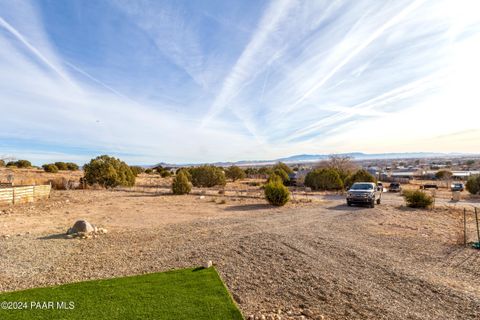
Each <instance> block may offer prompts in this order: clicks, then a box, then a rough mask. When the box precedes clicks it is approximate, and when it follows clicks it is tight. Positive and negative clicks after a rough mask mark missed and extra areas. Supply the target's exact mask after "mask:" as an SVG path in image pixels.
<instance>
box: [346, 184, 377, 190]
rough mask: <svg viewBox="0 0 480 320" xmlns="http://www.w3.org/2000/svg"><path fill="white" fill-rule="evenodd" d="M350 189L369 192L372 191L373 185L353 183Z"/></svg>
mask: <svg viewBox="0 0 480 320" xmlns="http://www.w3.org/2000/svg"><path fill="white" fill-rule="evenodd" d="M351 189H352V190H371V189H373V185H371V184H369V183H354V184H353V186H352V188H351Z"/></svg>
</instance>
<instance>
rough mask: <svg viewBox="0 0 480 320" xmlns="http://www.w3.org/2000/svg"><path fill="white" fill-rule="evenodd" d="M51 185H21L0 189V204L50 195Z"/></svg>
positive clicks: (43, 197) (27, 200)
mask: <svg viewBox="0 0 480 320" xmlns="http://www.w3.org/2000/svg"><path fill="white" fill-rule="evenodd" d="M50 191H51V186H50V185H39V186H23V187H12V188H1V189H0V204H17V203H25V202H34V201H35V200H39V199H47V198H48V197H50Z"/></svg>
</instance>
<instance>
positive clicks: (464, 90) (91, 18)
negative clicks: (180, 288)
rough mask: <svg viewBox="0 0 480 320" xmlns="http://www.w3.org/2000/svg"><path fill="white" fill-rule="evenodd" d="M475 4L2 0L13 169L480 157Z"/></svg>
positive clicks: (1, 142)
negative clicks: (335, 157)
mask: <svg viewBox="0 0 480 320" xmlns="http://www.w3.org/2000/svg"><path fill="white" fill-rule="evenodd" d="M478 12H480V2H479V1H477V0H430V1H427V0H425V1H420V0H414V1H411V0H408V1H407V0H405V1H402V0H394V1H373V0H366V1H364V0H357V1H341V0H340V1H332V0H328V1H322V0H316V1H310V0H305V1H296V0H272V1H256V0H238V1H234V0H231V1H222V0H202V1H190V0H185V1H157V0H152V1H147V0H135V1H131V0H99V1H83V0H69V1H56V0H36V1H28V0H18V1H16V0H0V115H1V118H0V119H1V124H0V156H3V157H6V156H8V157H15V158H17V159H29V160H31V161H32V162H33V163H36V164H42V163H46V162H52V161H75V162H78V163H80V164H81V163H85V162H86V161H88V160H89V159H91V158H93V157H95V156H97V155H100V154H109V155H114V156H117V157H120V158H121V159H122V160H126V161H127V162H129V163H131V164H154V163H158V162H168V163H202V162H216V161H236V160H255V159H257V160H258V159H275V158H280V157H285V156H290V155H294V154H305V153H306V154H330V153H342V152H366V153H386V152H465V153H479V152H480V150H479V147H480V142H479V141H480V126H479V117H478V116H479V115H480V111H479V110H480V104H479V101H480V99H479V98H480V91H479V90H478V85H479V74H480V59H479V57H480V15H479V14H478Z"/></svg>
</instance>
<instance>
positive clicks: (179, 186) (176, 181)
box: [172, 171, 192, 194]
mask: <svg viewBox="0 0 480 320" xmlns="http://www.w3.org/2000/svg"><path fill="white" fill-rule="evenodd" d="M191 190H192V186H191V184H190V181H188V178H187V175H186V174H185V173H184V172H183V171H180V172H179V173H178V174H177V175H176V176H175V178H173V183H172V191H173V194H188V193H190V191H191Z"/></svg>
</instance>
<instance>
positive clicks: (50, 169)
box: [42, 163, 58, 173]
mask: <svg viewBox="0 0 480 320" xmlns="http://www.w3.org/2000/svg"><path fill="white" fill-rule="evenodd" d="M42 168H43V170H45V172H50V173H57V172H58V167H57V166H56V165H55V164H53V163H49V164H44V165H43V166H42Z"/></svg>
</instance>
